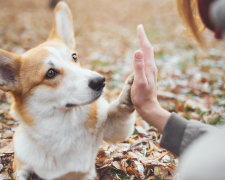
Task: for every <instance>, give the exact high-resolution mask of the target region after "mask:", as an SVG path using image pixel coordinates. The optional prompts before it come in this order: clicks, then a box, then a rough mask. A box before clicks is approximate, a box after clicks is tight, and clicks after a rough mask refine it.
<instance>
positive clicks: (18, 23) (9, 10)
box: [0, 0, 225, 179]
mask: <svg viewBox="0 0 225 180" xmlns="http://www.w3.org/2000/svg"><path fill="white" fill-rule="evenodd" d="M65 1H66V2H67V3H68V4H69V6H70V8H71V11H72V14H73V18H74V29H75V36H76V51H77V52H78V55H79V60H80V62H81V64H82V65H83V66H84V67H86V68H90V69H92V70H96V71H98V72H100V73H102V74H103V75H105V76H106V79H107V89H106V92H105V96H106V98H108V99H109V100H110V99H113V98H115V97H116V96H117V95H118V94H119V92H120V90H121V88H122V85H123V82H124V80H125V79H126V77H127V76H128V75H129V74H130V73H132V72H133V67H132V57H133V53H134V51H135V50H137V49H139V48H140V47H139V43H138V40H137V36H136V27H137V25H138V24H143V25H144V27H145V30H146V33H147V35H148V37H149V39H150V41H151V43H152V44H153V46H154V50H155V58H156V64H157V66H158V69H159V74H158V91H159V100H160V102H161V103H162V106H163V107H164V108H166V109H168V110H170V111H175V112H177V113H179V114H180V115H181V116H183V117H185V118H187V119H196V120H200V121H202V122H204V123H209V124H213V125H217V124H221V123H223V122H224V121H225V83H224V82H225V77H224V72H225V63H224V62H225V61H224V56H225V51H224V44H223V43H222V42H218V41H215V40H214V37H213V34H212V33H211V32H209V31H207V30H206V31H205V32H204V37H205V39H206V44H208V47H207V48H205V49H204V50H202V49H201V48H200V47H199V45H198V44H197V43H196V41H195V40H194V39H193V38H192V37H191V35H190V33H189V32H187V31H186V30H185V26H184V24H183V23H182V21H181V19H180V17H179V15H178V13H177V10H176V4H175V1H174V0H161V1H159V0H111V1H109V0H65ZM52 24H53V10H52V9H51V8H50V0H39V1H31V0H7V1H6V0H0V48H2V49H5V50H9V51H12V52H14V53H19V54H21V53H23V52H25V51H27V50H28V49H30V48H32V47H35V46H36V45H38V44H40V43H41V42H43V41H45V40H46V39H47V37H48V35H49V33H50V30H51V26H52ZM1 101H2V103H1V104H0V137H1V141H0V142H1V145H0V154H1V153H2V154H4V153H5V154H6V151H7V150H5V149H3V150H2V149H1V148H4V147H6V146H7V145H8V144H9V143H10V142H11V139H12V135H13V131H14V129H15V127H16V125H17V122H15V121H14V120H13V119H12V118H11V117H10V116H9V115H8V110H9V106H10V99H9V98H8V97H7V96H5V94H2V95H1ZM136 124H137V126H140V127H141V128H142V129H141V130H140V128H139V130H140V131H142V130H143V131H146V132H147V131H148V129H149V128H150V126H149V125H146V124H145V123H143V122H142V119H141V118H140V117H139V118H137V123H136ZM136 130H138V128H137V129H136ZM137 133H138V131H137ZM156 139H157V138H156ZM11 151H12V152H13V150H11ZM156 151H157V150H156ZM12 152H11V153H12ZM8 153H9V152H8ZM1 157H3V156H1ZM6 159H7V158H6ZM1 160H2V162H3V159H1ZM4 160H5V159H4ZM2 164H3V165H4V166H3V165H2V166H1V162H0V172H1V173H2V172H3V171H6V169H7V168H5V167H6V166H5V164H4V163H2ZM153 174H154V173H153ZM0 179H1V178H0Z"/></svg>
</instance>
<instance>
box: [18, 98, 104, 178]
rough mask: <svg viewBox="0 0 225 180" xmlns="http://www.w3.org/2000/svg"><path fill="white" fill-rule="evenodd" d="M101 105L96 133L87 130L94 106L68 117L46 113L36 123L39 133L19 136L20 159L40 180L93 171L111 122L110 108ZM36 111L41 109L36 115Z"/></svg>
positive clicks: (92, 130) (94, 130) (99, 102)
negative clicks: (108, 114)
mask: <svg viewBox="0 0 225 180" xmlns="http://www.w3.org/2000/svg"><path fill="white" fill-rule="evenodd" d="M98 104H101V111H99V112H98V115H97V116H98V117H97V118H98V122H97V124H96V129H91V128H87V120H88V113H89V111H88V110H89V109H90V108H89V106H90V105H87V106H84V107H81V108H78V109H77V110H72V111H70V112H67V113H66V112H65V114H62V113H57V112H54V113H55V114H54V115H53V114H52V112H51V111H50V112H49V111H47V112H44V111H43V112H42V113H40V115H39V117H36V119H35V122H37V123H36V124H35V126H34V127H33V128H34V132H35V133H34V132H31V131H30V128H28V129H26V133H25V131H23V132H22V133H21V134H17V135H16V136H15V138H14V143H15V151H16V154H17V156H18V157H19V158H20V159H21V161H23V162H25V163H26V164H29V165H30V168H32V169H33V170H34V171H35V173H37V174H38V175H39V176H40V177H43V178H47V179H54V178H56V177H60V176H62V175H64V174H67V173H69V172H74V171H75V172H80V173H88V172H89V171H91V170H92V169H93V167H92V166H93V164H94V162H95V158H96V154H97V150H98V147H99V146H100V144H101V142H102V139H103V126H104V122H105V120H106V118H107V113H106V112H107V111H106V110H107V106H108V104H107V103H106V101H104V100H103V98H100V99H99V100H98V103H97V105H98ZM102 107H103V108H102ZM42 109H43V108H42ZM36 111H38V109H35V110H33V113H35V114H36ZM47 114H48V115H47ZM46 117H48V118H46ZM27 132H28V133H27ZM24 142H26V143H24Z"/></svg>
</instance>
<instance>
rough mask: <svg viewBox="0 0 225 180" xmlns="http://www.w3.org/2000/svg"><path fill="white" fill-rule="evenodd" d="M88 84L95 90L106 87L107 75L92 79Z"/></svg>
mask: <svg viewBox="0 0 225 180" xmlns="http://www.w3.org/2000/svg"><path fill="white" fill-rule="evenodd" d="M88 86H89V87H90V88H91V89H93V90H95V91H100V90H102V89H103V88H104V87H105V77H103V76H101V77H98V78H94V79H91V80H90V81H89V83H88Z"/></svg>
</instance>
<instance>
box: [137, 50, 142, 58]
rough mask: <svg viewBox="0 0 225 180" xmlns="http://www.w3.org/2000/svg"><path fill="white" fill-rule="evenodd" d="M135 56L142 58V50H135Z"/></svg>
mask: <svg viewBox="0 0 225 180" xmlns="http://www.w3.org/2000/svg"><path fill="white" fill-rule="evenodd" d="M135 58H136V59H143V54H142V52H140V51H138V52H136V53H135Z"/></svg>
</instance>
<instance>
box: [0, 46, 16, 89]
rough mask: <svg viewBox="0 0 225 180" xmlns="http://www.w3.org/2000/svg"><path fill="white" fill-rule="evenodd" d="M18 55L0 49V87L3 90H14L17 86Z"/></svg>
mask: <svg viewBox="0 0 225 180" xmlns="http://www.w3.org/2000/svg"><path fill="white" fill-rule="evenodd" d="M19 68H20V56H19V55H15V54H13V53H10V52H7V51H4V50H1V49H0V89H1V90H3V91H11V92H13V91H16V89H17V87H18V74H19Z"/></svg>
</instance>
